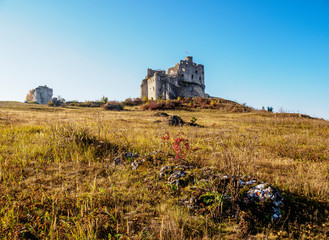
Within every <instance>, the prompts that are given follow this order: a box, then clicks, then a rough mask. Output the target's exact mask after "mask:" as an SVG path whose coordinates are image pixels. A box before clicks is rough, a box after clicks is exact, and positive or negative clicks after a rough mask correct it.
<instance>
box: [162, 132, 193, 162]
mask: <svg viewBox="0 0 329 240" xmlns="http://www.w3.org/2000/svg"><path fill="white" fill-rule="evenodd" d="M162 140H163V141H164V142H165V146H166V148H167V149H168V153H169V151H170V149H173V150H174V152H175V158H176V159H177V160H182V159H183V158H185V157H186V156H187V154H188V153H189V151H190V145H189V141H188V139H186V138H184V137H183V136H182V134H181V133H179V134H178V135H176V136H175V138H174V139H173V141H171V140H170V134H169V133H168V132H166V133H165V135H164V136H163V137H162Z"/></svg>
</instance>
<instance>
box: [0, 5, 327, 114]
mask: <svg viewBox="0 0 329 240" xmlns="http://www.w3.org/2000/svg"><path fill="white" fill-rule="evenodd" d="M186 51H189V55H192V56H193V57H194V61H195V62H197V63H201V64H204V65H205V82H206V92H207V93H209V94H210V95H211V96H216V97H222V98H226V99H231V100H235V101H237V102H239V103H246V104H247V105H249V106H252V107H255V108H261V107H262V106H265V107H267V106H272V107H274V111H279V110H280V109H283V110H285V111H289V112H300V113H305V114H309V115H311V116H315V117H322V118H325V119H329V108H328V106H329V94H328V89H329V1H328V0H317V1H309V0H307V1H306V0H305V1H304V0H290V1H284V0H267V1H260V0H258V1H257V0H251V1H245V0H230V1H207V0H205V1H196V0H188V1H187V0H180V1H177V0H176V1H173V0H166V1H160V0H159V1H155V0H153V1H151V0H143V1H134V0H121V1H114V0H113V1H112V0H97V1H90V0H89V1H87V0H70V1H67V0H56V1H44V0H29V1H24V0H0V100H17V101H24V99H25V96H26V94H27V92H28V90H29V89H32V88H35V87H37V86H39V85H47V86H49V87H51V88H53V89H54V95H55V96H56V95H61V96H62V97H64V98H65V99H67V100H80V101H84V100H96V99H100V98H101V97H102V96H107V97H109V98H110V99H116V100H124V99H125V98H127V97H139V86H140V83H141V80H142V79H143V78H144V77H145V74H146V70H147V68H148V67H150V68H155V69H167V68H169V67H171V66H174V65H175V63H177V62H179V60H180V59H183V58H184V57H185V56H186Z"/></svg>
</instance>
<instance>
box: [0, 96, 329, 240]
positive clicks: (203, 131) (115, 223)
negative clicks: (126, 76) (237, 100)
mask: <svg viewBox="0 0 329 240" xmlns="http://www.w3.org/2000/svg"><path fill="white" fill-rule="evenodd" d="M166 112H167V113H168V114H170V115H179V116H180V117H182V118H183V119H184V120H185V121H187V122H188V121H190V119H191V118H192V117H195V118H196V119H197V123H198V124H200V125H201V126H202V127H192V126H181V127H170V126H168V125H167V121H166V119H165V118H162V117H159V116H156V115H155V112H152V111H140V110H138V109H137V108H136V107H130V108H128V110H126V111H121V112H111V111H104V110H103V109H100V108H88V109H86V108H83V109H82V108H52V107H47V106H40V105H27V104H21V103H13V102H1V103H0V192H1V193H0V209H1V211H0V222H1V224H0V237H1V238H2V239H15V238H16V239H59V238H60V239H220V238H226V239H238V238H241V237H242V236H243V237H247V238H248V237H250V238H259V239H264V238H265V239H266V238H268V239H275V238H278V237H284V238H316V237H317V238H320V239H321V238H322V239H323V238H327V237H329V235H328V234H329V233H328V230H327V228H328V226H329V221H328V218H327V216H328V209H329V208H328V199H329V181H328V178H329V175H328V173H329V147H328V146H329V138H328V137H329V122H328V121H324V120H319V119H309V118H305V117H302V116H300V117H299V116H298V115H288V114H272V113H266V112H257V111H255V112H250V113H231V112H224V111H219V110H197V109H194V110H191V111H183V110H177V111H173V110H171V111H166ZM166 133H169V135H170V136H171V137H172V138H173V137H175V136H181V137H183V138H184V139H187V140H188V141H189V144H190V147H191V148H192V149H195V148H198V150H193V151H190V152H189V153H188V155H187V156H186V157H184V159H182V160H181V161H177V159H176V160H170V158H172V157H173V156H174V155H172V154H174V152H173V150H172V148H171V146H170V145H168V144H166V143H165V142H164V141H163V139H162V137H163V136H164V135H165V134H166ZM127 151H129V152H135V153H138V154H139V155H140V156H143V155H147V154H149V153H151V152H153V151H160V152H159V153H157V154H154V155H150V156H149V157H146V161H145V162H144V163H143V164H141V165H140V166H139V167H138V168H137V169H136V170H132V169H131V166H130V163H131V161H132V160H131V159H128V160H127V161H128V163H129V164H126V165H124V166H115V167H114V166H113V159H114V158H115V157H117V156H119V155H120V154H121V153H123V152H127ZM182 163H184V164H187V165H188V164H190V165H193V166H194V169H192V170H190V172H189V174H190V175H191V176H196V179H197V176H199V175H200V174H201V172H202V171H201V170H200V169H203V168H205V167H207V168H211V169H214V171H215V172H216V174H217V175H218V176H219V175H224V174H227V175H242V176H245V175H248V176H250V177H254V178H257V179H258V180H259V181H264V182H268V183H270V184H271V185H273V186H275V187H277V188H278V189H279V190H280V191H281V192H282V193H283V195H284V197H285V198H286V208H285V209H286V210H287V212H286V213H285V215H284V217H285V219H283V220H282V221H281V222H279V223H278V224H272V225H270V226H267V225H261V224H258V223H257V226H256V227H252V226H251V227H250V226H249V228H247V230H246V232H243V229H244V227H245V226H242V222H243V221H242V218H243V217H241V216H243V213H241V216H240V217H239V216H236V217H232V216H229V215H230V214H226V215H225V214H217V215H216V214H215V213H214V212H212V210H209V211H208V210H207V211H204V212H191V211H189V209H188V208H186V207H185V206H184V205H182V204H181V200H182V199H184V197H186V196H189V194H190V193H191V192H193V186H192V185H193V184H194V185H197V186H199V185H198V184H200V186H203V188H204V189H206V190H205V191H208V192H209V191H210V190H211V189H212V190H211V191H217V190H218V185H216V184H217V183H216V179H215V178H214V179H210V181H208V182H207V183H198V182H196V183H193V184H192V185H189V186H187V187H184V188H178V189H176V188H174V187H173V186H172V185H168V184H167V183H166V181H162V180H160V179H159V177H158V176H159V175H158V172H159V170H160V168H161V167H162V166H164V165H173V164H182ZM212 180H213V181H212ZM202 184H203V185H202ZM211 191H210V192H211ZM231 194H233V192H232V193H231ZM242 212H243V211H242ZM231 213H232V212H231ZM246 214H248V213H246ZM246 219H247V218H246ZM247 220H248V219H247ZM247 220H246V221H247ZM251 222H252V221H251ZM239 223H240V224H239Z"/></svg>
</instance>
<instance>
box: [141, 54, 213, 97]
mask: <svg viewBox="0 0 329 240" xmlns="http://www.w3.org/2000/svg"><path fill="white" fill-rule="evenodd" d="M140 90H141V98H144V97H148V99H154V100H157V99H159V98H162V99H176V98H177V97H207V96H208V95H207V94H206V93H205V92H204V90H205V84H204V66H203V65H202V64H196V63H194V62H193V58H192V57H190V56H188V57H186V58H185V60H181V61H180V62H179V63H177V64H176V65H175V67H172V68H169V69H168V70H167V72H166V71H164V70H152V69H147V75H146V77H145V79H143V81H142V84H141V87H140Z"/></svg>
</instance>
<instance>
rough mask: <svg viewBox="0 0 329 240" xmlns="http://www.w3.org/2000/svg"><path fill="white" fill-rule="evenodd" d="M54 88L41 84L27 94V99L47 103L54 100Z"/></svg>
mask: <svg viewBox="0 0 329 240" xmlns="http://www.w3.org/2000/svg"><path fill="white" fill-rule="evenodd" d="M52 97H53V89H51V88H49V87H47V86H46V85H45V86H39V87H37V88H35V89H32V90H30V92H29V93H28V94H27V96H26V101H28V102H37V103H39V104H47V103H48V102H51V101H52Z"/></svg>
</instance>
